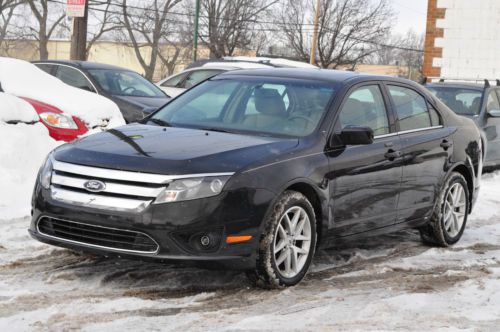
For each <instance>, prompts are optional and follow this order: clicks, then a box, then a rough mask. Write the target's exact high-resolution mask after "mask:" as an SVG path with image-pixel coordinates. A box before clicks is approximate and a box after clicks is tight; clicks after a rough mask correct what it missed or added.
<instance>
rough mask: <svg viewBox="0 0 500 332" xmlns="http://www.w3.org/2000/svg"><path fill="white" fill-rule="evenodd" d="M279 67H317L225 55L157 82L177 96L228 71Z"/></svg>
mask: <svg viewBox="0 0 500 332" xmlns="http://www.w3.org/2000/svg"><path fill="white" fill-rule="evenodd" d="M278 67H289V68H317V67H316V66H313V65H310V64H308V63H304V62H298V61H292V60H287V59H279V58H277V59H275V58H264V57H224V58H222V59H215V60H200V61H196V62H193V63H192V64H190V65H189V66H188V67H187V68H186V69H185V70H184V71H182V72H180V73H178V74H175V75H172V76H169V77H167V78H165V79H164V80H161V81H160V82H158V83H156V84H157V85H158V86H159V87H160V88H161V89H162V90H163V91H165V92H166V93H167V94H168V95H169V96H172V97H176V96H178V95H179V94H181V93H182V92H184V91H186V90H187V89H189V88H191V87H193V86H195V85H196V84H198V83H200V82H203V81H204V80H206V79H209V78H210V77H213V76H215V75H217V74H220V73H223V72H226V71H231V70H237V69H264V68H278Z"/></svg>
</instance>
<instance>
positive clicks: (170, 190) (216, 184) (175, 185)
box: [154, 176, 230, 204]
mask: <svg viewBox="0 0 500 332" xmlns="http://www.w3.org/2000/svg"><path fill="white" fill-rule="evenodd" d="M229 178H230V177H229V176H217V177H204V178H193V179H181V180H175V181H172V182H171V183H170V184H169V185H168V187H167V188H165V190H163V191H162V192H161V193H160V194H159V195H158V197H157V198H156V200H155V201H154V203H155V204H160V203H169V202H179V201H188V200H192V199H198V198H205V197H211V196H216V195H218V194H220V193H221V192H222V189H223V188H224V185H225V184H226V182H227V180H229Z"/></svg>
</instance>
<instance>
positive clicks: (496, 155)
mask: <svg viewBox="0 0 500 332" xmlns="http://www.w3.org/2000/svg"><path fill="white" fill-rule="evenodd" d="M499 83H500V82H499ZM426 87H427V88H428V89H429V90H430V91H431V92H432V93H433V94H435V95H436V96H437V97H438V98H439V99H440V100H441V101H442V102H443V103H445V104H446V105H447V106H448V107H449V108H450V109H451V110H452V111H454V112H455V113H457V114H459V115H462V116H465V117H468V118H470V119H472V120H473V121H474V122H475V123H476V125H477V126H478V127H479V128H480V129H481V136H482V139H483V145H484V148H483V150H484V152H485V156H484V166H485V167H497V166H500V86H499V85H498V84H497V85H496V86H491V85H490V83H489V82H488V81H486V82H485V84H484V85H479V84H470V83H449V82H439V83H432V84H427V85H426Z"/></svg>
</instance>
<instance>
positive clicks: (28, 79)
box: [0, 57, 125, 128]
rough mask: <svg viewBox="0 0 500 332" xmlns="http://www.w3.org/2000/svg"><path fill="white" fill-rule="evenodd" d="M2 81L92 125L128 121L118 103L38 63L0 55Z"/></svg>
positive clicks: (7, 88)
mask: <svg viewBox="0 0 500 332" xmlns="http://www.w3.org/2000/svg"><path fill="white" fill-rule="evenodd" d="M0 83H1V84H2V88H3V90H4V91H5V92H7V93H10V94H13V95H16V96H19V97H27V98H31V99H35V100H38V101H41V102H44V103H47V104H49V105H52V106H55V107H57V108H59V109H60V110H61V111H63V112H65V113H68V114H71V115H74V116H77V117H79V118H80V119H82V120H83V121H84V122H85V123H86V124H87V125H88V127H89V128H94V127H98V126H102V125H103V123H106V121H108V120H109V124H108V125H107V127H108V128H112V127H117V126H120V125H123V124H125V121H124V120H123V117H122V115H121V113H120V110H119V108H118V106H117V105H116V104H115V103H114V102H113V101H111V100H109V99H107V98H105V97H103V96H99V95H97V94H95V93H92V92H89V91H85V90H82V89H78V88H75V87H72V86H69V85H67V84H65V83H63V82H62V81H60V80H59V79H58V78H56V77H53V76H51V75H49V74H47V73H45V72H44V71H43V70H41V69H39V68H38V67H36V66H35V65H33V64H31V63H29V62H26V61H23V60H17V59H12V58H3V57H0Z"/></svg>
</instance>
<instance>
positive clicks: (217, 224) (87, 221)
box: [29, 186, 274, 269]
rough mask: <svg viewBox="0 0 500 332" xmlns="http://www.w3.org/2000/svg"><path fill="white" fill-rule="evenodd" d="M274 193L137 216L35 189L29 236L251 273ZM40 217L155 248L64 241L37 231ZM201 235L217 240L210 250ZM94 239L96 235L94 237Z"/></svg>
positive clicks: (153, 208) (245, 193)
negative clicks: (126, 235) (120, 234)
mask: <svg viewBox="0 0 500 332" xmlns="http://www.w3.org/2000/svg"><path fill="white" fill-rule="evenodd" d="M273 198H274V195H273V194H272V193H271V192H269V191H267V190H243V189H240V190H236V191H230V192H223V193H222V194H221V195H219V196H216V197H210V198H205V199H199V200H192V201H185V202H177V203H167V204H158V205H155V204H152V205H150V206H148V207H147V208H146V209H144V210H142V211H141V212H123V211H107V210H104V209H96V208H89V207H85V206H76V205H72V204H69V203H65V202H61V201H57V200H54V199H52V197H51V193H50V190H45V189H43V188H41V187H40V186H37V187H36V188H35V192H34V196H33V216H32V221H31V226H30V230H29V232H30V234H31V236H32V237H33V238H35V239H37V240H39V241H41V242H44V243H48V244H52V245H56V246H61V247H65V248H70V249H74V250H78V251H87V252H92V253H94V254H102V255H109V256H121V257H127V258H136V259H146V260H147V259H156V260H169V261H170V260H179V261H189V262H207V261H210V262H212V263H213V262H217V263H220V265H221V266H222V267H224V268H230V269H251V268H253V267H254V266H255V260H256V254H257V250H258V245H259V240H260V235H261V223H262V220H263V219H264V217H265V214H266V212H267V210H268V207H269V204H270V203H271V201H272V200H273ZM43 218H54V219H57V220H65V221H69V222H75V223H79V224H83V225H89V226H91V225H94V226H96V227H104V228H110V229H118V230H124V231H133V232H140V233H142V234H145V235H147V236H148V237H150V238H151V239H153V240H154V242H156V243H157V244H158V249H157V250H156V251H155V252H133V251H130V250H122V249H119V248H111V247H107V246H100V245H95V243H94V244H92V243H89V242H87V241H86V240H85V239H83V240H82V239H81V238H78V240H77V241H75V238H74V237H73V238H71V240H69V239H68V238H67V237H66V236H65V235H63V236H59V235H58V236H53V234H52V235H49V234H47V233H46V232H43V231H40V229H39V227H38V223H39V221H40V220H42V219H43ZM203 234H210V235H214V239H216V238H217V236H219V242H218V243H217V245H216V246H215V247H214V246H212V247H210V248H209V249H205V248H204V247H203V246H201V245H199V243H197V242H198V240H199V238H200V237H201V235H203ZM228 235H232V236H238V235H250V236H252V239H251V240H250V241H248V242H243V243H235V244H228V243H226V241H225V240H226V237H227V236H228ZM98 236H99V235H98Z"/></svg>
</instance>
